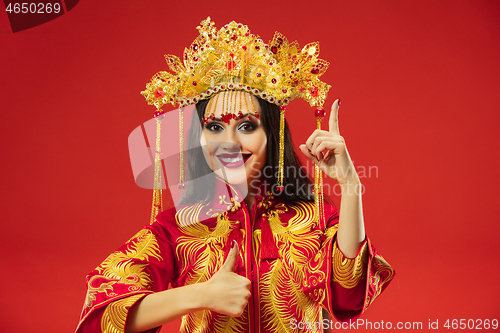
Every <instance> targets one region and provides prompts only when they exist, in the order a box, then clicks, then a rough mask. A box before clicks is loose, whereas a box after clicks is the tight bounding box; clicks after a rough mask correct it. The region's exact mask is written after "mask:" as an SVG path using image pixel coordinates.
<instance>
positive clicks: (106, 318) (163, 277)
mask: <svg viewBox="0 0 500 333" xmlns="http://www.w3.org/2000/svg"><path fill="white" fill-rule="evenodd" d="M168 239H169V237H168V235H167V234H166V231H165V229H163V227H161V226H160V225H159V224H158V223H153V224H152V225H150V226H146V227H144V228H143V229H142V230H141V231H139V232H138V233H137V234H136V235H135V236H134V237H132V238H131V239H130V240H129V241H127V242H126V243H125V244H124V245H122V246H121V247H120V248H119V249H118V251H116V252H114V253H112V254H111V255H110V256H109V257H108V258H106V260H104V261H103V262H102V263H101V264H100V265H99V266H98V267H97V268H96V269H95V270H93V271H92V272H91V273H90V274H89V275H88V276H87V287H88V291H87V297H86V299H85V304H84V306H83V310H82V314H81V317H80V323H79V324H78V327H77V329H76V332H77V333H84V332H113V333H115V332H124V330H125V326H126V320H127V315H128V310H129V309H130V308H131V307H132V306H133V305H134V304H135V303H136V302H137V301H138V300H140V299H141V298H143V297H144V296H146V295H148V294H150V293H153V292H158V291H162V290H166V289H168V284H169V283H170V280H171V279H172V275H173V270H174V256H173V251H172V248H171V245H170V243H169V242H168ZM159 329H160V328H157V329H153V330H150V331H148V332H157V331H159Z"/></svg>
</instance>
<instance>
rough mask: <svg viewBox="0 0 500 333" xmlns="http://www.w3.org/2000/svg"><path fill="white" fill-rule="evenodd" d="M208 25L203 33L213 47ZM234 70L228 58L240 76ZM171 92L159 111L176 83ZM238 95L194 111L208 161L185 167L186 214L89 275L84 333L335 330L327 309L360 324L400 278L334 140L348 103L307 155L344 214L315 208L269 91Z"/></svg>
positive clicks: (161, 219) (171, 215) (160, 224)
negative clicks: (334, 187)
mask: <svg viewBox="0 0 500 333" xmlns="http://www.w3.org/2000/svg"><path fill="white" fill-rule="evenodd" d="M207 21H208V22H207ZM207 21H203V22H202V29H201V30H203V28H204V27H205V28H206V30H208V31H211V34H213V33H214V32H213V30H210V28H211V27H212V26H213V24H211V22H210V21H209V20H207ZM226 27H227V26H226ZM226 27H225V28H226ZM244 28H245V27H244V26H242V25H241V24H237V23H235V22H231V23H230V24H229V28H227V31H231V33H235V31H236V30H237V29H240V30H241V29H243V30H242V32H241V35H242V36H247V37H249V36H248V35H247V34H248V33H246V32H245V30H244ZM220 35H222V33H220ZM226 35H228V34H226ZM234 36H236V37H238V36H237V35H236V33H235V35H234ZM231 38H232V36H231ZM236 39H237V38H234V39H233V40H236ZM252 41H255V39H252ZM280 43H281V44H282V43H283V42H280ZM281 44H280V45H281ZM194 45H197V47H196V51H198V47H199V45H204V44H198V42H197V44H194ZM244 45H251V46H252V47H253V46H254V44H249V42H248V41H247V42H245V43H244ZM271 45H273V44H272V43H271ZM192 48H193V47H192ZM272 48H273V46H271V50H272ZM255 49H257V48H255ZM244 50H246V48H245V49H244ZM257 50H258V49H257ZM273 53H274V51H273ZM228 54H234V53H233V52H231V53H228ZM259 54H260V53H259ZM266 57H267V55H266ZM233 59H235V60H233ZM244 59H245V61H247V60H249V59H250V60H251V58H249V57H247V56H244ZM238 60H241V59H236V58H235V57H231V56H230V59H229V61H234V64H235V65H234V66H235V67H234V68H237V66H238V65H239V66H241V67H242V68H243V65H241V62H239V61H238ZM266 61H268V58H266ZM245 63H247V62H245ZM270 64H273V63H272V62H271V63H270ZM273 65H274V64H273ZM232 66H233V65H232V63H229V66H227V62H225V63H224V67H225V68H226V69H229V70H233V69H234V68H233V67H232ZM247 66H249V65H248V64H247ZM252 68H259V67H258V66H257V67H255V66H254V67H252ZM260 68H261V69H258V70H259V71H262V67H260ZM240 72H243V69H241V71H240ZM311 72H312V73H313V74H314V71H311ZM272 73H273V72H272V71H269V72H268V75H271V74H272ZM200 75H201V74H200ZM248 76H250V74H248ZM235 77H236V76H235ZM238 77H239V78H242V77H243V76H238ZM161 81H162V82H163V83H165V88H163V87H162V90H161V91H160V93H158V94H156V92H158V88H157V87H156V86H155V87H154V90H153V92H154V93H155V94H156V95H158V96H157V97H156V98H165V96H164V95H162V94H161V92H165V91H166V89H167V88H166V87H167V85H168V84H170V82H169V81H168V80H167V79H162V80H161ZM193 82H195V81H193ZM199 82H201V81H199ZM231 82H233V81H231ZM240 82H241V81H240ZM247 82H248V81H247ZM270 82H272V81H270ZM163 83H162V84H163ZM254 83H255V82H254ZM231 85H232V84H229V85H228V84H227V83H224V84H219V85H218V86H217V87H219V88H220V89H218V91H214V93H213V94H212V92H211V94H210V96H208V98H205V99H204V100H202V101H198V103H197V115H198V117H194V119H193V123H194V124H195V123H196V122H197V121H199V122H200V123H202V124H203V125H202V130H201V131H200V130H198V129H197V128H196V126H194V125H192V126H191V129H190V140H189V143H190V145H192V147H196V146H197V147H200V148H198V149H190V150H189V152H190V153H189V154H188V156H187V165H188V176H189V179H193V180H194V179H202V180H201V181H202V183H201V184H200V183H192V182H191V183H190V182H188V185H187V188H186V190H185V193H184V196H183V200H182V201H183V205H182V206H180V207H177V209H171V210H167V211H165V212H162V213H160V214H159V215H158V216H157V217H156V220H155V222H154V223H152V224H151V225H150V226H147V227H145V228H144V229H142V230H141V231H140V232H139V233H138V234H137V235H136V236H134V237H133V238H132V239H131V240H129V241H128V242H127V243H126V244H124V245H123V246H122V247H121V248H120V249H119V250H118V251H117V252H115V253H113V254H112V255H110V256H109V257H108V258H107V259H106V260H105V261H104V262H103V263H102V264H101V265H100V266H99V267H97V268H96V270H94V271H93V272H92V273H91V275H89V277H88V289H89V290H88V294H87V299H86V302H85V306H84V310H83V313H82V318H81V321H80V325H79V327H78V329H77V332H91V331H103V332H123V331H127V332H142V331H146V330H151V332H155V331H158V330H159V326H161V325H163V324H164V323H167V322H170V321H172V320H175V319H177V318H179V317H181V316H183V319H182V326H181V331H182V332H296V331H300V332H320V331H322V329H323V328H328V327H332V328H333V326H332V324H331V323H330V322H328V321H326V322H322V321H321V320H322V318H321V308H324V309H326V310H327V311H329V312H330V313H331V314H333V315H334V316H336V318H337V319H339V320H342V321H348V320H350V319H355V318H356V317H357V316H359V315H360V314H361V313H362V312H363V311H364V310H366V308H367V307H368V306H369V305H370V304H371V303H372V302H373V300H374V299H375V298H376V297H377V296H378V295H379V294H380V292H382V291H383V289H385V287H387V284H388V282H389V281H390V280H391V279H392V277H393V274H394V272H393V270H392V269H391V268H390V266H389V265H388V264H387V263H386V262H385V261H384V260H383V258H382V257H381V256H379V255H378V253H377V252H376V250H375V249H374V248H373V247H372V246H371V244H370V242H369V241H368V240H367V239H366V237H365V233H364V225H363V213H362V207H361V194H360V193H359V188H360V182H359V178H358V177H357V174H356V172H355V171H354V170H355V169H354V167H353V164H352V161H351V159H350V157H349V154H348V153H347V149H346V147H345V143H344V140H343V138H342V137H341V136H340V134H339V129H338V119H337V114H338V108H339V104H340V102H339V101H338V100H337V101H335V102H334V103H333V105H332V112H331V115H330V118H329V130H328V131H322V130H316V131H314V132H313V134H312V135H311V136H310V137H309V138H308V140H307V141H306V143H305V144H303V145H301V146H300V149H301V151H302V153H303V154H304V155H305V156H306V157H307V158H309V159H310V160H312V161H313V162H314V163H316V165H318V166H319V167H320V168H321V170H323V172H324V173H325V174H326V175H327V176H329V177H331V178H333V179H335V180H337V181H338V182H339V184H340V186H341V188H342V199H341V211H340V214H338V212H337V210H336V208H335V207H333V206H331V205H328V204H324V205H323V203H321V209H318V207H317V203H316V204H315V203H314V202H312V201H313V195H312V194H311V192H310V189H311V186H309V185H312V184H311V183H310V182H309V180H308V178H307V177H306V176H305V175H304V174H303V172H302V169H301V168H300V164H299V162H298V159H297V156H296V154H295V152H294V151H293V148H292V144H291V137H290V133H289V131H288V127H287V126H286V123H285V122H284V118H283V117H282V116H283V114H284V110H283V109H280V108H279V107H278V105H277V104H273V103H270V102H269V98H268V101H265V100H263V99H258V98H257V97H256V96H255V95H254V94H257V95H259V96H261V97H263V96H265V95H267V93H266V94H265V92H269V91H271V89H268V90H265V89H264V90H260V91H259V92H258V93H257V92H255V93H254V92H253V91H251V92H252V94H250V93H247V92H246V91H245V87H246V86H245V85H242V84H241V83H240V87H239V88H238V86H237V85H236V83H235V89H233V90H231V89H230V88H231ZM193 86H197V85H195V84H193ZM252 88H254V87H253V86H252ZM214 90H215V89H214ZM249 90H250V89H249ZM281 90H282V91H284V90H286V89H281ZM178 91H179V90H176V92H177V94H178ZM255 91H257V89H255ZM166 94H167V95H168V94H169V93H168V92H166ZM167 97H168V96H167ZM313 97H316V96H313ZM271 98H272V97H271ZM190 99H191V100H192V101H193V100H194V99H193V98H192V97H190ZM281 100H283V99H280V101H281ZM194 101H196V100H194ZM278 104H279V103H278ZM193 144H194V145H193ZM266 168H270V169H271V171H272V172H267V170H266ZM275 170H278V172H274V171H275ZM281 170H286V172H282V171H281ZM292 170H293V171H295V172H296V173H295V174H291V173H290V171H292ZM211 172H213V174H212V176H208V177H201V176H206V175H207V174H208V175H210V173H211ZM277 184H278V185H277ZM303 185H306V186H305V190H301V189H302V188H304V186H303ZM316 193H317V192H316ZM320 214H321V215H323V214H324V218H322V217H321V216H320ZM169 283H170V284H171V285H172V286H173V287H174V288H173V289H167V288H168V285H169ZM329 325H330V326H329Z"/></svg>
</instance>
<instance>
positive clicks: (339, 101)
mask: <svg viewBox="0 0 500 333" xmlns="http://www.w3.org/2000/svg"><path fill="white" fill-rule="evenodd" d="M338 105H339V106H340V98H339V104H338Z"/></svg>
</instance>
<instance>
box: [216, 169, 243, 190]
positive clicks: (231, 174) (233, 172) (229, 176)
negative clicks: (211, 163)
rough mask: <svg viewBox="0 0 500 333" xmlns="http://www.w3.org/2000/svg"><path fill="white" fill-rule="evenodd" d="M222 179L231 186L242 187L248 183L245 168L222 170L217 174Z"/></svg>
mask: <svg viewBox="0 0 500 333" xmlns="http://www.w3.org/2000/svg"><path fill="white" fill-rule="evenodd" d="M215 173H216V174H217V175H218V176H219V177H220V178H222V179H224V180H225V181H227V182H228V183H229V184H231V185H237V186H238V185H242V184H246V183H247V173H246V170H245V168H237V169H229V168H224V167H223V168H221V169H218V170H217V171H216V172H215Z"/></svg>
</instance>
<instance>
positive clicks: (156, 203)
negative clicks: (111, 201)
mask: <svg viewBox="0 0 500 333" xmlns="http://www.w3.org/2000/svg"><path fill="white" fill-rule="evenodd" d="M162 118H163V116H158V117H155V119H156V151H155V176H154V183H153V207H152V209H151V220H150V224H153V222H154V221H155V220H156V215H158V214H159V213H160V212H161V211H163V200H162V192H161V147H160V134H161V120H162Z"/></svg>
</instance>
